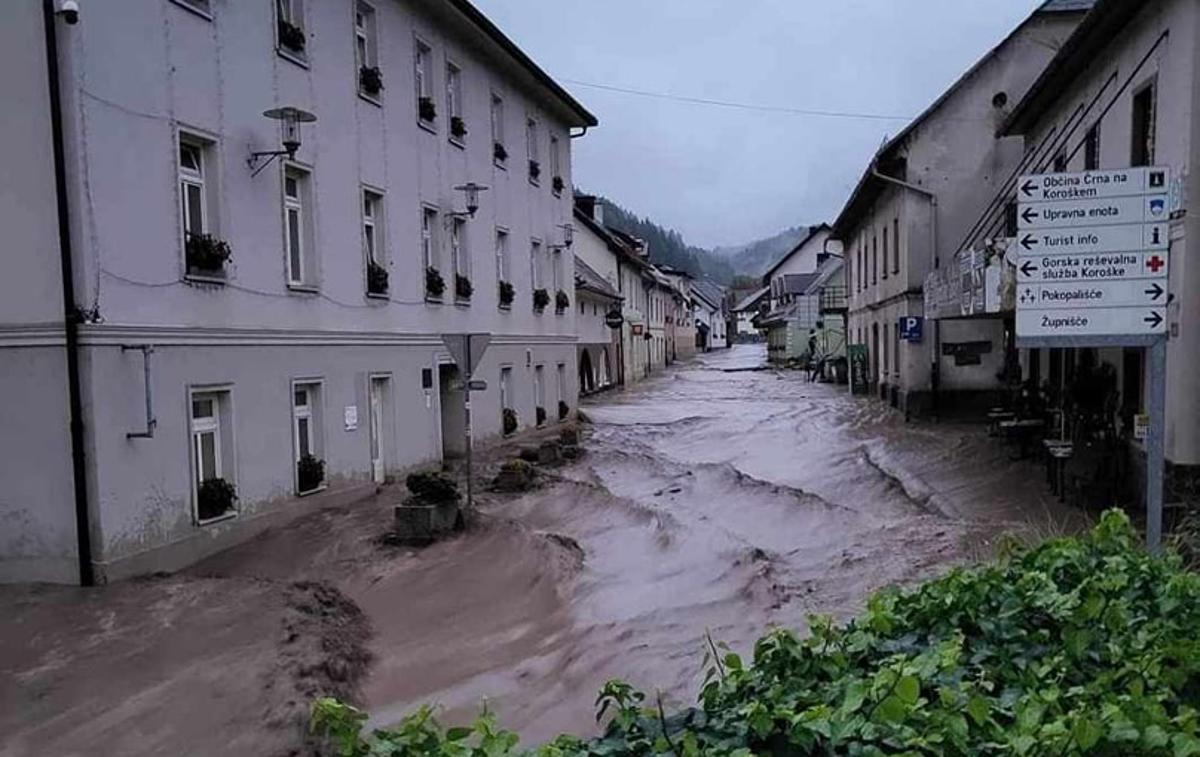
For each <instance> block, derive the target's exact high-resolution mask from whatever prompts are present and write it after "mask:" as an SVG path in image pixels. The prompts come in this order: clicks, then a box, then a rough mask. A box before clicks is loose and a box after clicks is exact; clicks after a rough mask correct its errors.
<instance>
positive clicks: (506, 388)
mask: <svg viewBox="0 0 1200 757" xmlns="http://www.w3.org/2000/svg"><path fill="white" fill-rule="evenodd" d="M512 406H513V403H512V367H511V366H505V367H503V368H501V369H500V407H501V408H506V407H512Z"/></svg>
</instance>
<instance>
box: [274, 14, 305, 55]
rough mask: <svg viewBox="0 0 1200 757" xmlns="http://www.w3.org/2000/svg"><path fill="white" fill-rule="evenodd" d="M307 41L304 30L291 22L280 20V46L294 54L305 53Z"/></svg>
mask: <svg viewBox="0 0 1200 757" xmlns="http://www.w3.org/2000/svg"><path fill="white" fill-rule="evenodd" d="M306 41H307V40H306V39H305V36H304V30H303V29H301V28H300V27H299V26H296V25H295V24H293V23H292V22H290V21H284V20H283V19H279V44H280V45H282V46H283V47H286V48H287V49H289V50H291V51H292V52H294V53H302V52H304V44H305V42H306Z"/></svg>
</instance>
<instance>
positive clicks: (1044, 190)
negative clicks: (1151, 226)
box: [1017, 167, 1170, 202]
mask: <svg viewBox="0 0 1200 757" xmlns="http://www.w3.org/2000/svg"><path fill="white" fill-rule="evenodd" d="M1169 186H1170V171H1169V170H1168V169H1166V168H1159V167H1151V168H1126V169H1122V170H1119V171H1084V172H1082V173H1051V174H1036V175H1033V176H1022V177H1021V178H1020V180H1019V181H1017V200H1018V201H1019V202H1050V201H1055V200H1058V201H1061V200H1100V199H1103V198H1107V197H1129V196H1132V195H1140V194H1146V193H1148V192H1156V193H1157V192H1166V191H1167V188H1168V187H1169Z"/></svg>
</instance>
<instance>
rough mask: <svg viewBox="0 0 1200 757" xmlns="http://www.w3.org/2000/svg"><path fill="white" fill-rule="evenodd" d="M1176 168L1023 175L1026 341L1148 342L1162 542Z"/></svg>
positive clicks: (1155, 546) (1150, 502) (1020, 318)
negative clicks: (1172, 172) (1171, 172)
mask: <svg viewBox="0 0 1200 757" xmlns="http://www.w3.org/2000/svg"><path fill="white" fill-rule="evenodd" d="M1169 179H1170V176H1169V171H1168V169H1166V168H1159V167H1148V168H1130V169H1123V170H1117V171H1085V172H1083V173H1073V174H1068V173H1058V174H1038V175H1033V176H1022V177H1021V178H1020V179H1019V180H1018V182H1017V199H1018V202H1019V203H1020V204H1019V206H1018V208H1017V236H1016V238H1015V240H1014V242H1015V248H1016V253H1017V256H1018V257H1017V260H1016V267H1017V272H1016V273H1017V289H1016V299H1017V316H1016V322H1017V323H1016V325H1017V345H1018V346H1019V347H1028V348H1039V347H1049V348H1056V347H1057V348H1062V347H1068V348H1070V347H1139V346H1140V347H1146V348H1147V349H1148V351H1149V357H1150V377H1149V378H1150V380H1149V384H1148V386H1147V390H1148V391H1147V395H1148V408H1147V410H1148V413H1147V416H1148V424H1147V425H1148V428H1147V429H1146V430H1147V434H1146V470H1147V475H1146V515H1147V517H1146V544H1147V547H1148V548H1149V549H1150V550H1151V551H1152V552H1157V551H1158V550H1159V549H1160V547H1161V542H1162V496H1163V491H1162V479H1163V425H1164V422H1165V419H1164V406H1165V404H1166V399H1165V398H1166V386H1165V376H1166V354H1167V348H1166V339H1167V302H1168V301H1169V300H1170V294H1169V293H1168V291H1167V290H1168V286H1167V276H1168V268H1169V265H1168V264H1169V262H1170V256H1169V254H1168V250H1169V248H1170V233H1169V232H1170V227H1169V225H1168V222H1169V204H1170V203H1169V198H1168V194H1167V192H1168V187H1169V186H1170V180H1169Z"/></svg>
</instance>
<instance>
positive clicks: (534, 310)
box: [533, 308, 546, 315]
mask: <svg viewBox="0 0 1200 757" xmlns="http://www.w3.org/2000/svg"><path fill="white" fill-rule="evenodd" d="M533 314H534V315H545V314H546V311H545V310H538V309H537V308H534V309H533Z"/></svg>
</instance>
